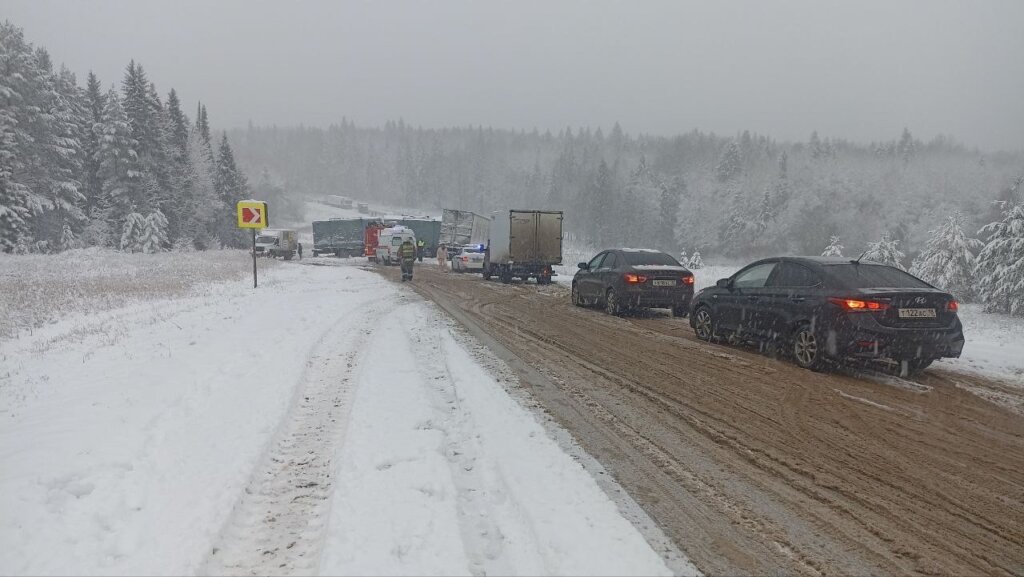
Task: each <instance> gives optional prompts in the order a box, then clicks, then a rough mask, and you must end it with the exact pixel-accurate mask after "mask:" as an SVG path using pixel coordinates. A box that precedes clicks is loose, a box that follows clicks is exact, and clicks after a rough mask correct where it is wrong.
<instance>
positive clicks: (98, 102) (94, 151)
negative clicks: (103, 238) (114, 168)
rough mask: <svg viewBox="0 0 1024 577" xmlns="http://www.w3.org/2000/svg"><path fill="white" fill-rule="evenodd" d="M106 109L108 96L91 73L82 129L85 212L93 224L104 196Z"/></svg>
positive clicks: (87, 87)
mask: <svg viewBox="0 0 1024 577" xmlns="http://www.w3.org/2000/svg"><path fill="white" fill-rule="evenodd" d="M104 108H106V95H105V94H104V93H103V87H102V86H101V85H100V81H99V79H98V78H96V75H95V74H93V73H92V72H89V76H88V79H87V80H86V86H85V109H86V118H85V122H84V125H83V127H82V152H83V174H82V177H81V181H82V193H83V194H84V195H85V206H84V207H83V209H82V210H83V212H84V213H85V216H86V218H88V219H89V221H90V222H91V221H92V220H93V219H94V217H95V215H94V214H93V209H95V208H96V207H97V206H98V204H99V200H100V197H101V196H102V194H103V179H101V178H100V176H99V172H100V161H99V150H100V134H99V128H100V127H102V124H101V123H102V122H103V109H104Z"/></svg>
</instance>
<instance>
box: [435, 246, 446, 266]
mask: <svg viewBox="0 0 1024 577" xmlns="http://www.w3.org/2000/svg"><path fill="white" fill-rule="evenodd" d="M447 259H448V248H447V247H446V246H445V245H443V244H441V245H439V246H438V247H437V267H438V268H439V269H441V270H445V267H444V261H446V260H447Z"/></svg>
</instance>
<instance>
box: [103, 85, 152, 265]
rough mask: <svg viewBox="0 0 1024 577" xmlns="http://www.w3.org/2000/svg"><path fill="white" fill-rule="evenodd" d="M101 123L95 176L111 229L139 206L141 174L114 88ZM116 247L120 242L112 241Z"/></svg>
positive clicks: (132, 142)
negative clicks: (100, 188)
mask: <svg viewBox="0 0 1024 577" xmlns="http://www.w3.org/2000/svg"><path fill="white" fill-rule="evenodd" d="M105 104H106V107H105V108H104V109H103V122H102V123H100V126H99V127H98V132H99V135H100V149H99V152H98V156H99V161H100V166H99V169H100V170H99V177H100V179H101V180H102V187H103V188H102V201H103V205H104V206H103V207H102V210H103V214H102V218H103V219H104V220H106V221H107V228H108V230H110V231H111V232H114V231H120V230H121V229H122V228H123V223H124V221H125V218H126V217H127V216H128V215H129V214H130V213H132V212H133V211H134V210H135V207H137V206H139V205H141V204H142V203H141V200H142V199H141V198H140V196H141V190H140V189H141V185H142V182H141V181H142V178H141V177H142V174H141V172H140V171H139V166H138V155H137V154H136V152H135V146H136V144H137V143H136V142H135V139H133V138H132V136H131V127H130V126H129V125H128V118H127V117H126V116H125V113H124V109H123V108H121V100H120V97H118V95H117V91H116V90H115V89H114V88H113V87H111V88H110V90H109V91H108V92H107V97H106V103H105ZM112 244H117V245H118V246H120V243H112Z"/></svg>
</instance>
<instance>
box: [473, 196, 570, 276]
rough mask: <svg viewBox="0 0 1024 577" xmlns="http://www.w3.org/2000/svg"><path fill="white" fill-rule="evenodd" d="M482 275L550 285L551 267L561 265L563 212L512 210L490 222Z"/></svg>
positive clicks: (498, 213)
mask: <svg viewBox="0 0 1024 577" xmlns="http://www.w3.org/2000/svg"><path fill="white" fill-rule="evenodd" d="M485 254H486V258H485V260H484V269H483V275H484V278H485V279H490V278H491V277H492V276H497V277H498V278H500V279H501V282H504V283H508V282H511V281H512V279H513V278H516V277H518V278H521V279H523V280H524V281H525V280H528V279H529V278H530V277H533V278H535V279H537V284H548V283H550V282H551V276H552V274H553V272H552V267H553V266H555V265H559V264H562V211H560V210H559V211H554V210H509V211H508V212H496V213H494V218H493V219H492V221H491V228H490V236H489V239H488V241H487V251H486V253H485Z"/></svg>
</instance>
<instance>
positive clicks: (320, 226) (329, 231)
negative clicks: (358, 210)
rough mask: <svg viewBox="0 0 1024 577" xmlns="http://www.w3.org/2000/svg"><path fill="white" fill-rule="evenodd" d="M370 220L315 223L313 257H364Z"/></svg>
mask: <svg viewBox="0 0 1024 577" xmlns="http://www.w3.org/2000/svg"><path fill="white" fill-rule="evenodd" d="M370 220H371V219H368V218H332V219H330V220H317V221H314V222H313V256H320V255H322V254H333V255H334V256H338V257H341V256H344V257H346V258H347V257H353V256H363V255H364V254H365V252H366V237H365V232H364V231H365V229H366V225H367V224H368V223H369V222H370Z"/></svg>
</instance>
